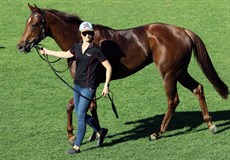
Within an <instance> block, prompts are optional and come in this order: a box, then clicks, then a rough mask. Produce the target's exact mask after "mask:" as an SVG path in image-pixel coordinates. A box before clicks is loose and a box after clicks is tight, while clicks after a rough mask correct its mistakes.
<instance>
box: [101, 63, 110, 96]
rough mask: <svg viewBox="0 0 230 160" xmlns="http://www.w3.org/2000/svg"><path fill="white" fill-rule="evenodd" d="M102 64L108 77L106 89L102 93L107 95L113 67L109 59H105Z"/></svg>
mask: <svg viewBox="0 0 230 160" xmlns="http://www.w3.org/2000/svg"><path fill="white" fill-rule="evenodd" d="M102 65H103V66H104V67H105V69H106V79H105V85H104V89H103V91H102V95H103V96H106V95H107V94H108V93H109V82H110V79H111V75H112V67H111V65H110V63H109V61H108V60H105V61H103V62H102Z"/></svg>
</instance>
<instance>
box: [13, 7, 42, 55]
mask: <svg viewBox="0 0 230 160" xmlns="http://www.w3.org/2000/svg"><path fill="white" fill-rule="evenodd" d="M28 6H29V8H30V10H31V12H32V13H31V15H30V17H29V19H28V21H27V23H26V27H25V31H24V33H23V35H22V37H21V39H20V40H19V42H18V44H17V48H18V50H19V51H21V52H24V53H29V52H30V50H31V48H33V46H34V45H36V44H38V43H39V42H40V41H41V40H42V39H44V38H45V37H46V35H45V31H46V28H45V13H44V12H45V11H43V10H41V9H39V8H38V7H37V6H36V5H34V7H33V6H31V5H30V4H28Z"/></svg>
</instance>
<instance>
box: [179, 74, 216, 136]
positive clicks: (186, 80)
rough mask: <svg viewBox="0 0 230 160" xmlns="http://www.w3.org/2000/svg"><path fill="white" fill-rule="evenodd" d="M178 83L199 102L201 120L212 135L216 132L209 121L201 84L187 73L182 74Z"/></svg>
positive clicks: (209, 117)
mask: <svg viewBox="0 0 230 160" xmlns="http://www.w3.org/2000/svg"><path fill="white" fill-rule="evenodd" d="M179 82H180V83H181V84H182V85H183V86H184V87H186V88H187V89H189V90H190V91H191V92H193V94H194V95H195V96H196V97H197V99H198V101H199V105H200V108H201V110H202V114H203V120H204V121H205V122H206V123H207V125H208V128H209V129H210V131H211V132H212V133H215V132H216V130H217V129H216V126H215V125H214V124H213V122H212V120H211V116H210V115H209V112H208V107H207V104H206V101H205V95H204V89H203V86H202V85H201V84H199V83H198V82H197V81H196V80H194V79H193V78H192V77H191V76H190V75H189V73H188V72H186V73H185V74H183V75H182V76H181V77H180V79H179Z"/></svg>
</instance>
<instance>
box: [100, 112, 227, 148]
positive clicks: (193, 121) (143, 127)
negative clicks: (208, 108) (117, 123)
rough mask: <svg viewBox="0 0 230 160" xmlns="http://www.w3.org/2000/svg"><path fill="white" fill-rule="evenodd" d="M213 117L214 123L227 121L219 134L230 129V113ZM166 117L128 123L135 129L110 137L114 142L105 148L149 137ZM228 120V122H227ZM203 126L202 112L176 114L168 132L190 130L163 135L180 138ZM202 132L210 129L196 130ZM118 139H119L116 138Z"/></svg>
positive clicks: (161, 116) (218, 113)
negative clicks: (179, 136)
mask: <svg viewBox="0 0 230 160" xmlns="http://www.w3.org/2000/svg"><path fill="white" fill-rule="evenodd" d="M210 115H211V116H212V120H213V122H214V123H215V122H216V124H217V122H218V121H225V122H223V123H221V122H218V125H217V128H218V129H219V128H221V129H220V130H218V131H217V133H220V132H223V131H225V130H228V129H230V111H217V112H210ZM163 117H164V115H157V116H154V117H149V118H145V119H140V120H137V121H130V122H126V123H125V125H134V126H135V127H134V128H133V129H131V130H127V131H124V132H121V133H119V134H114V135H108V136H107V138H112V142H110V143H104V146H105V147H107V146H113V145H116V144H118V143H123V142H126V141H132V140H138V139H140V138H143V137H146V138H147V137H148V136H149V135H150V134H152V133H153V132H154V131H156V130H157V129H158V127H159V126H160V124H161V121H162V119H163ZM226 120H228V121H227V122H226ZM202 124H203V119H202V114H201V112H199V111H197V112H176V113H175V114H174V115H173V118H172V119H171V121H170V124H169V126H168V129H167V132H169V131H173V130H182V129H183V128H185V127H186V128H188V129H187V130H183V131H179V132H178V133H176V134H173V135H166V136H164V135H162V136H163V137H164V138H165V137H172V136H178V135H182V134H186V133H188V132H191V131H194V130H195V129H196V128H197V127H198V126H200V125H202ZM202 130H207V131H208V128H204V129H200V130H195V132H199V131H202ZM116 137H117V138H116Z"/></svg>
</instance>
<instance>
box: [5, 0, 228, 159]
mask: <svg viewBox="0 0 230 160" xmlns="http://www.w3.org/2000/svg"><path fill="white" fill-rule="evenodd" d="M27 2H29V3H31V4H34V3H35V4H37V5H38V6H39V7H41V8H53V9H57V10H61V11H64V12H68V13H74V14H77V15H79V16H80V17H81V18H82V19H83V20H87V21H91V22H92V23H97V24H103V25H106V26H109V27H111V28H114V29H124V28H131V27H135V26H139V25H143V24H147V23H152V22H164V23H169V24H174V25H177V26H181V27H185V28H188V29H190V30H192V31H194V32H195V33H197V34H198V35H199V36H200V37H201V38H202V39H203V41H204V42H205V44H206V47H207V49H208V52H209V55H210V57H211V59H212V62H213V64H214V66H215V68H216V70H217V72H218V73H219V75H220V77H221V78H222V79H223V80H224V81H225V82H226V83H227V85H228V86H229V85H230V76H229V73H230V67H229V65H230V58H229V52H230V1H229V0H220V1H215V0H209V1H207V0H193V1H190V0H175V1H170V0H145V1H141V0H132V1H128V0H122V1H120V0H117V1H113V0H103V1H102V0H101V1H99V0H77V1H76V0H69V1H67V2H66V1H64V0H57V1H54V0H40V1H35V0H30V1H25V0H21V1H16V0H15V1H13V0H12V1H11V0H5V1H2V2H0V3H1V15H0V22H1V23H0V32H1V36H0V52H1V53H0V73H1V78H0V124H1V125H0V149H1V150H0V151H1V153H0V159H1V160H51V159H55V160H67V159H81V160H82V159H86V160H122V159H127V160H128V159H132V160H140V159H142V160H148V159H164V160H165V159H170V160H171V159H175V160H178V159H186V160H188V159H191V160H194V159H199V160H200V159H203V160H206V159H209V160H210V159H213V160H216V159H218V160H221V159H230V153H229V144H230V138H229V137H230V101H229V99H228V100H223V99H222V98H221V97H220V96H219V95H218V94H217V93H216V91H215V90H214V89H213V87H212V86H211V84H210V83H209V82H208V80H207V79H206V77H205V76H204V75H203V73H202V72H201V70H200V68H199V66H198V65H197V63H196V61H195V60H194V59H193V58H192V59H191V63H190V66H189V72H190V73H191V75H193V76H194V78H195V79H197V80H198V81H199V82H200V83H202V84H203V85H204V89H205V93H206V100H207V103H208V106H209V111H210V113H211V115H212V117H213V120H214V121H215V124H216V125H217V127H218V132H217V134H215V135H212V134H211V133H210V132H209V131H208V129H207V126H206V124H204V123H203V121H202V116H201V111H200V108H199V105H198V102H197V100H196V98H195V97H194V96H193V95H192V94H191V93H190V92H189V91H187V90H186V89H184V88H183V87H181V86H180V85H178V88H179V96H180V100H181V102H180V104H179V106H178V108H177V112H176V113H175V115H174V117H173V119H172V121H171V122H170V125H169V128H168V132H166V133H165V134H164V136H163V138H161V139H159V140H157V141H148V136H149V135H150V134H151V133H152V131H153V130H154V129H156V128H157V127H158V126H159V125H160V123H161V120H162V118H163V116H164V114H165V112H166V98H165V93H164V91H163V87H162V82H161V78H160V76H159V73H158V71H157V70H156V68H155V66H154V65H152V64H151V65H149V66H147V67H146V68H144V69H143V70H142V71H140V72H138V73H136V74H134V75H132V76H130V77H128V78H126V79H122V80H117V81H113V82H112V83H111V89H112V91H113V92H114V97H115V100H114V101H115V104H116V107H117V110H118V113H119V116H120V118H119V119H116V118H115V116H114V114H113V112H112V110H111V106H110V102H109V100H108V99H105V98H103V99H101V100H99V101H98V106H99V107H98V114H99V118H100V121H101V124H102V126H103V127H107V128H109V133H108V137H107V138H106V139H105V143H104V144H105V145H104V147H102V148H96V147H95V146H96V144H95V143H94V142H92V143H90V142H88V140H87V137H89V136H90V134H91V129H90V128H88V129H87V133H86V138H85V139H84V142H83V145H82V148H81V150H82V153H81V154H79V155H76V156H69V155H67V154H66V153H65V152H66V150H68V149H69V148H70V145H69V143H68V141H67V133H66V107H65V106H66V104H67V102H68V100H69V99H70V98H71V96H72V91H71V90H69V89H68V88H67V87H66V86H65V85H64V84H63V83H62V82H61V81H59V80H58V78H57V77H55V75H54V74H53V73H52V71H51V70H50V68H49V67H48V65H47V64H46V63H45V62H44V61H42V60H41V59H40V58H39V57H38V55H36V53H35V51H34V52H32V53H31V54H28V55H23V54H19V52H18V51H17V49H16V44H17V42H18V41H19V38H20V36H21V34H22V33H23V30H24V27H25V23H26V20H27V19H28V17H29V15H30V10H29V8H28V7H27ZM42 44H44V45H46V47H48V48H51V49H56V50H58V49H59V48H58V46H57V45H56V44H55V42H54V41H53V40H52V39H51V38H47V39H46V40H44V41H43V42H42ZM127 47H129V46H127ZM56 67H57V68H59V69H64V68H66V62H65V60H62V61H61V62H60V63H59V64H58V65H56ZM62 76H63V77H64V78H65V79H66V80H67V81H69V82H72V79H71V78H70V76H69V73H68V72H66V73H64V74H63V75H62ZM98 91H99V92H101V87H100V88H99V89H98ZM75 119H76V118H75V115H74V126H75V128H77V126H76V120H75ZM74 132H75V131H74Z"/></svg>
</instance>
